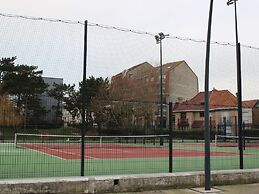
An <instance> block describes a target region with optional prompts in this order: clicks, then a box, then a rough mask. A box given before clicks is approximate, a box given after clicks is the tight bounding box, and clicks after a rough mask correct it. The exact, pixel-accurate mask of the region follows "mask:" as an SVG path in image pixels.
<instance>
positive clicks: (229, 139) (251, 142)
mask: <svg viewBox="0 0 259 194" xmlns="http://www.w3.org/2000/svg"><path fill="white" fill-rule="evenodd" d="M242 140H243V146H244V148H259V137H248V136H245V137H242ZM238 142H239V136H229V135H215V146H217V147H238Z"/></svg>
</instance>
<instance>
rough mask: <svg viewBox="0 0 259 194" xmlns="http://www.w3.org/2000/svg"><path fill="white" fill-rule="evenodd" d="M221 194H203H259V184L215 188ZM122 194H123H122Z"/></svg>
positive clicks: (161, 193) (176, 192) (177, 192)
mask: <svg viewBox="0 0 259 194" xmlns="http://www.w3.org/2000/svg"><path fill="white" fill-rule="evenodd" d="M213 188H215V189H217V190H220V192H203V193H222V194H223V193H224V194H259V183H256V184H245V185H228V186H215V187H213ZM197 193H201V192H197V191H193V190H191V189H172V190H157V191H143V192H132V193H130V192H129V193H123V194H197ZM120 194H122V193H120Z"/></svg>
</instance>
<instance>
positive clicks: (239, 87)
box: [227, 0, 244, 169]
mask: <svg viewBox="0 0 259 194" xmlns="http://www.w3.org/2000/svg"><path fill="white" fill-rule="evenodd" d="M236 1H237V0H228V1H227V5H232V4H234V8H235V32H236V61H237V106H238V140H239V141H238V146H239V156H240V161H239V163H240V164H239V165H240V169H243V166H244V165H243V130H242V122H243V121H242V120H243V119H242V81H241V50H240V43H239V42H238V28H237V6H236Z"/></svg>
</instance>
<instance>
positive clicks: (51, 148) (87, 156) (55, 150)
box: [47, 148, 98, 160]
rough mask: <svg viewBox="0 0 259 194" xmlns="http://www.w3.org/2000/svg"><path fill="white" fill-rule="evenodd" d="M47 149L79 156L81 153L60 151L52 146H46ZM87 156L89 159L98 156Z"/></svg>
mask: <svg viewBox="0 0 259 194" xmlns="http://www.w3.org/2000/svg"><path fill="white" fill-rule="evenodd" d="M47 149H49V150H54V151H57V152H60V153H65V154H70V155H74V156H81V154H77V153H73V152H67V151H60V150H58V149H54V148H47ZM86 157H87V158H90V159H98V158H95V157H91V156H86ZM63 159H64V160H68V159H65V158H63Z"/></svg>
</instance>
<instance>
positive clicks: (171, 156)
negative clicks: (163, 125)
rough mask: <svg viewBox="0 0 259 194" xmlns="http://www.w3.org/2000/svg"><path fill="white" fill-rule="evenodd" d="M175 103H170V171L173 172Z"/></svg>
mask: <svg viewBox="0 0 259 194" xmlns="http://www.w3.org/2000/svg"><path fill="white" fill-rule="evenodd" d="M172 118H173V103H172V102H170V103H169V172H173V126H172V124H173V122H172V121H173V119H172Z"/></svg>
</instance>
